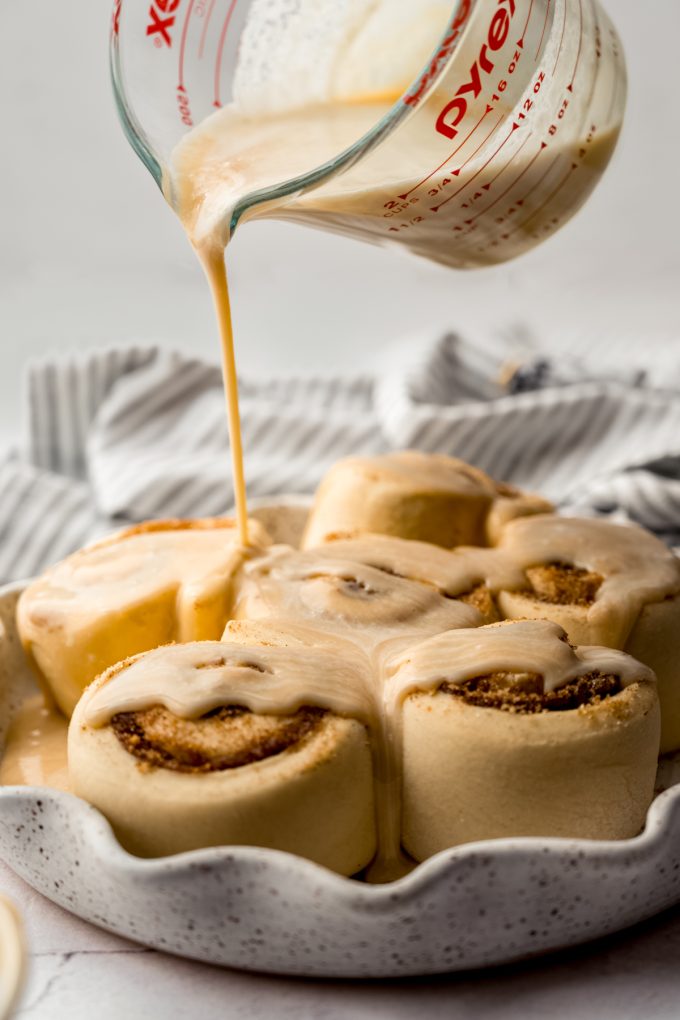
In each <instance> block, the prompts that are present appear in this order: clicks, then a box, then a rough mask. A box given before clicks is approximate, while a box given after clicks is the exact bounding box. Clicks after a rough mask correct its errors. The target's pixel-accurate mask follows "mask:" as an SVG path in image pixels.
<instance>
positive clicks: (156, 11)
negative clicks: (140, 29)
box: [146, 0, 181, 48]
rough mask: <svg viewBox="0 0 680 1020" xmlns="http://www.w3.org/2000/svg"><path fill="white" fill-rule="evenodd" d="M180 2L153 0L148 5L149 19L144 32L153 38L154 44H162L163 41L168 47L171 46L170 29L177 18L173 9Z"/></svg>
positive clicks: (175, 8) (176, 0)
mask: <svg viewBox="0 0 680 1020" xmlns="http://www.w3.org/2000/svg"><path fill="white" fill-rule="evenodd" d="M180 3H181V0H154V3H152V4H151V7H149V17H150V18H151V21H150V22H149V24H148V25H147V26H146V34H147V35H148V36H150V37H152V38H153V41H154V43H155V44H156V46H162V45H163V43H165V45H166V46H167V47H168V48H170V47H171V46H172V36H171V35H170V29H171V28H173V26H174V24H175V21H176V20H177V19H176V18H175V11H176V10H177V8H178V7H179V5H180Z"/></svg>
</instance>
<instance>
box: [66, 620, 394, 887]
mask: <svg viewBox="0 0 680 1020" xmlns="http://www.w3.org/2000/svg"><path fill="white" fill-rule="evenodd" d="M293 646H294V647H293ZM352 651H353V650H352ZM358 670H360V666H359V665H358V660H357V659H356V658H355V657H353V655H352V654H350V655H349V657H348V658H347V659H343V657H342V654H341V650H340V649H339V648H338V647H337V646H336V645H333V647H332V648H330V649H326V650H324V649H323V648H318V647H317V648H310V647H307V646H306V643H305V641H304V640H301V639H300V638H295V637H293V638H291V639H290V640H287V639H286V638H285V636H283V635H279V637H278V639H277V636H276V635H275V633H274V631H273V630H272V631H270V633H269V635H268V638H267V646H266V647H265V646H264V645H261V644H259V643H258V642H257V640H255V641H253V640H251V641H249V642H248V643H244V642H243V641H232V642H230V643H226V642H223V643H218V642H200V643H190V644H185V645H173V646H168V647H166V648H160V649H156V650H155V651H152V652H147V653H144V654H143V655H141V656H137V657H135V658H133V659H131V660H128V661H127V662H126V663H122V664H120V665H118V666H115V667H113V668H112V669H110V670H108V671H107V672H106V673H105V674H104V675H103V676H102V677H100V678H99V679H98V680H96V681H95V683H94V684H92V685H91V686H90V687H89V688H88V690H87V691H86V692H85V694H84V695H83V697H82V698H81V700H80V702H79V704H78V706H77V708H76V711H75V712H74V715H73V718H72V720H71V724H70V727H69V745H68V753H69V773H70V782H71V788H72V790H73V792H74V793H75V794H76V795H77V796H80V797H83V798H84V799H85V800H87V801H89V802H90V803H91V804H94V806H95V807H97V808H99V810H100V811H102V813H103V814H104V815H105V816H106V817H107V818H108V819H109V821H110V822H111V824H112V826H113V828H114V830H115V832H116V835H117V837H118V839H119V840H120V842H121V843H122V844H123V846H125V847H126V848H127V849H128V850H129V851H130V852H131V853H134V854H138V855H140V856H144V857H150V856H154V857H155V856H165V855H169V854H175V853H180V852H182V851H185V850H193V849H198V848H200V847H207V846H223V845H247V846H262V847H271V848H272V849H277V850H285V851H288V852H290V853H294V854H299V855H300V856H302V857H307V858H309V859H310V860H312V861H316V862H317V863H319V864H322V865H325V866H326V867H328V868H331V869H332V870H334V871H337V872H339V873H340V874H343V875H352V874H355V873H356V872H358V871H360V870H361V869H362V868H363V867H365V866H366V865H367V864H368V863H369V861H370V860H371V858H372V857H373V855H374V853H375V846H376V839H375V823H374V802H373V774H372V759H371V751H370V747H369V741H368V737H367V733H366V729H365V727H364V726H363V725H362V724H361V723H360V722H358V721H356V720H355V719H352V718H345V717H340V716H339V715H337V714H335V713H333V712H331V711H327V710H323V709H322V708H317V707H316V706H314V705H311V706H304V705H300V704H298V703H297V700H296V699H297V697H298V695H299V692H300V690H301V689H304V688H305V686H306V685H307V686H308V687H311V688H316V687H317V686H318V688H319V690H320V691H321V692H323V689H324V686H325V683H326V681H327V679H328V678H329V677H330V676H331V674H332V675H334V676H337V677H338V678H339V681H340V686H341V687H342V688H347V689H352V688H353V686H354V685H355V684H357V683H359V684H360V683H364V680H363V678H362V677H358V673H357V671H358ZM265 681H266V682H268V683H269V684H270V685H271V688H272V689H273V690H274V691H275V692H278V694H279V695H280V697H281V698H282V699H283V701H285V700H286V699H288V700H289V707H288V708H287V709H285V710H284V711H283V712H281V713H279V712H277V713H276V714H272V713H271V712H267V711H258V710H257V709H256V708H255V705H256V704H257V702H258V699H259V698H261V697H262V691H261V688H262V685H263V683H264V682H265ZM232 694H233V697H234V699H235V704H232V699H231V695H232ZM102 699H103V701H102ZM249 700H250V701H251V704H252V707H253V711H250V710H248V709H247V707H244V701H249ZM321 700H322V701H323V698H321ZM283 701H281V704H283ZM102 704H103V706H104V707H103V708H102Z"/></svg>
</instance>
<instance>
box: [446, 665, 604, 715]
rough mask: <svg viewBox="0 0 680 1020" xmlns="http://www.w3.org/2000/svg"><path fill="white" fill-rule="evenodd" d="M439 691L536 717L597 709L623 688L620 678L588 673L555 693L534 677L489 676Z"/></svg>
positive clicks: (506, 710)
mask: <svg viewBox="0 0 680 1020" xmlns="http://www.w3.org/2000/svg"><path fill="white" fill-rule="evenodd" d="M439 689H440V690H441V691H444V692H445V693H446V694H450V695H452V696H453V697H455V698H462V700H463V701H465V703H466V704H468V705H475V706H477V707H479V708H496V709H499V710H500V711H501V712H513V713H516V714H518V715H533V714H536V713H538V712H569V711H572V710H573V709H576V708H581V707H583V706H585V705H597V704H599V703H600V702H601V701H602V700H603V699H604V698H611V697H613V696H614V695H615V694H618V693H619V692H620V691H621V690H622V686H621V680H620V678H619V677H617V676H612V675H605V674H602V673H588V674H586V675H585V676H582V677H579V678H578V679H577V680H572V681H571V683H568V684H565V685H564V686H563V687H558V689H557V690H555V691H544V690H543V678H542V677H540V676H538V675H537V674H535V673H490V674H487V675H486V676H478V677H475V678H474V679H472V680H466V681H465V682H464V683H461V684H451V683H444V684H442V685H441V687H440V688H439Z"/></svg>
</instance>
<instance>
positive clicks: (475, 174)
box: [432, 116, 515, 212]
mask: <svg viewBox="0 0 680 1020" xmlns="http://www.w3.org/2000/svg"><path fill="white" fill-rule="evenodd" d="M503 119H504V118H503V117H502V116H501V119H500V120H499V121H498V124H496V127H495V128H494V129H493V130H492V131H491V132H490V133H489V134H488V135H487V137H486V138H485V139H484V142H486V141H488V139H489V138H490V137H491V135H492V134H493V132H494V131H495V130H496V129H497V128H498V127H499V125H500V124H501V122H502V121H503ZM514 130H515V128H513V131H514ZM505 141H507V138H506V140H505ZM484 142H482V145H483V144H484ZM504 144H505V142H504V143H503V145H504ZM481 147H482V146H481V145H480V146H479V148H478V149H476V150H475V152H473V153H472V156H470V157H469V159H467V160H466V162H465V163H463V166H461V167H459V168H458V172H456V171H455V170H454V171H453V173H454V174H455V176H456V177H457V176H458V174H459V173H460V171H461V170H462V169H463V168H464V167H465V166H466V165H467V163H469V162H470V160H471V159H472V157H473V156H474V155H475V154H476V152H478V151H479V149H481ZM502 148H503V146H502V145H501V146H500V148H499V149H497V150H496V152H495V153H493V155H492V156H490V158H489V159H487V161H486V163H483V164H482V166H480V168H479V170H476V171H475V173H473V175H472V177H470V179H469V180H467V181H466V182H465V184H462V185H461V186H460V188H458V190H457V191H454V193H453V194H452V195H449V197H448V198H446V199H444V201H443V202H440V204H439V205H436V206H432V212H439V210H440V209H442V208H443V207H444V206H445V205H448V204H449V202H451V201H453V199H454V198H456V196H457V195H460V193H461V191H465V189H466V188H467V187H468V185H469V184H472V182H473V181H474V180H476V179H477V178H478V177H479V175H480V174H481V173H482V171H483V170H485V169H486V168H487V166H488V165H489V163H490V162H491V160H492V159H494V157H495V156H496V155H497V154H498V152H500V149H502Z"/></svg>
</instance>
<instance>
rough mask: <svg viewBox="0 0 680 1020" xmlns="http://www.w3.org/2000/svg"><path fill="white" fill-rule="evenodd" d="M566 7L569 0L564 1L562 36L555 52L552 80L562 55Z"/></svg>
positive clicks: (565, 26)
mask: <svg viewBox="0 0 680 1020" xmlns="http://www.w3.org/2000/svg"><path fill="white" fill-rule="evenodd" d="M568 7H569V0H564V21H563V22H562V35H561V36H560V45H559V48H558V50H557V56H556V58H555V66H554V67H553V72H552V76H553V78H554V77H555V71H556V70H557V65H558V64H559V62H560V56H561V54H562V47H563V46H564V33H565V31H566V28H567V8H568Z"/></svg>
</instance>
